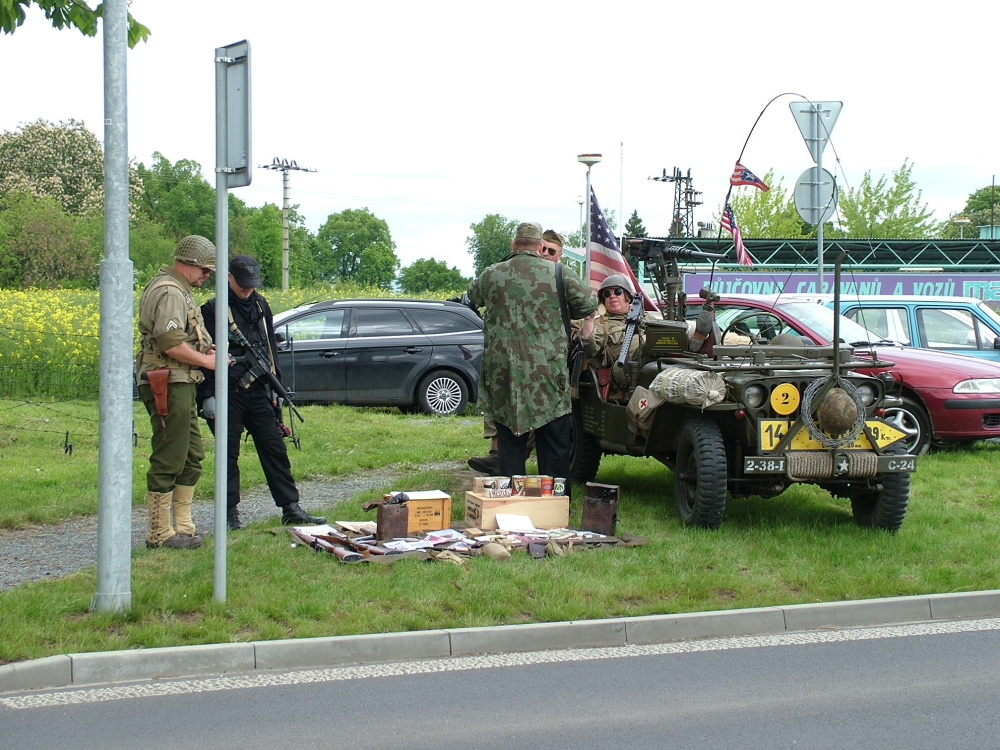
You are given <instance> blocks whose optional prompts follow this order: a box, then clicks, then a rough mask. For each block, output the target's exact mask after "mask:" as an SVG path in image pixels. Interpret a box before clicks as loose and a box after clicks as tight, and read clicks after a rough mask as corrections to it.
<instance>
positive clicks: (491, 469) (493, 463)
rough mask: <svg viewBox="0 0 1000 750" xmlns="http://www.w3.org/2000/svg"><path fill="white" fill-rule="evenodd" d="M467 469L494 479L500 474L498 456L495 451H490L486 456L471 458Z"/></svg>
mask: <svg viewBox="0 0 1000 750" xmlns="http://www.w3.org/2000/svg"><path fill="white" fill-rule="evenodd" d="M469 468H471V469H472V470H473V471H478V472H479V473H480V474H487V475H489V476H491V477H495V476H496V475H497V474H499V473H500V455H499V454H498V452H497V451H490V455H488V456H473V457H472V458H470V459H469Z"/></svg>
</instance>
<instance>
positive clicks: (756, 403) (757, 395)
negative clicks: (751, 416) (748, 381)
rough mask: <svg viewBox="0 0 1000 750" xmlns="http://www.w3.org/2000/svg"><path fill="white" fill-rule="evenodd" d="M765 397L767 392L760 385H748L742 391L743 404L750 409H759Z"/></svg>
mask: <svg viewBox="0 0 1000 750" xmlns="http://www.w3.org/2000/svg"><path fill="white" fill-rule="evenodd" d="M766 396H767V392H766V391H765V390H764V386H762V385H748V386H747V387H746V388H744V389H743V403H744V404H746V405H747V406H749V407H750V408H751V409H759V408H760V407H761V405H762V404H763V403H764V399H765V398H766Z"/></svg>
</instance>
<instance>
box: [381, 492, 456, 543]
mask: <svg viewBox="0 0 1000 750" xmlns="http://www.w3.org/2000/svg"><path fill="white" fill-rule="evenodd" d="M397 492H398V490H394V491H392V492H390V493H389V494H388V495H384V496H383V499H385V500H388V499H389V498H391V497H392V496H393V495H395V494H396V493H397ZM404 492H406V496H407V497H408V498H409V500H407V501H406V507H407V510H408V516H407V527H406V528H407V533H409V534H410V535H412V534H413V533H414V532H415V531H440V530H441V529H447V528H450V527H451V495H449V494H448V493H447V492H441V490H420V491H415V492H409V491H404Z"/></svg>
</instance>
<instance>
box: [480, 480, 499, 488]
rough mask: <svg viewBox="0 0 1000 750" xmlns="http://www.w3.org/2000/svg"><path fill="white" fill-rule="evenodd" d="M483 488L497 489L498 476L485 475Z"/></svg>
mask: <svg viewBox="0 0 1000 750" xmlns="http://www.w3.org/2000/svg"><path fill="white" fill-rule="evenodd" d="M483 489H484V490H495V489H498V486H497V478H496V477H483Z"/></svg>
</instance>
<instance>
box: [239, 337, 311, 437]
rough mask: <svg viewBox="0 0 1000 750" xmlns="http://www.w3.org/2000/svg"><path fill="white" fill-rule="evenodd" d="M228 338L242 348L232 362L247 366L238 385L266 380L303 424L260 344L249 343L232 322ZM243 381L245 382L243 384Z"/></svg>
mask: <svg viewBox="0 0 1000 750" xmlns="http://www.w3.org/2000/svg"><path fill="white" fill-rule="evenodd" d="M229 337H230V340H233V339H235V341H236V343H237V344H239V345H240V346H242V347H243V355H242V356H240V357H233V361H234V362H240V363H242V364H245V365H247V368H248V369H247V373H246V375H244V376H243V377H242V378H240V385H241V386H242V387H244V388H249V387H250V384H251V383H253V381H255V380H257V379H259V378H260V377H265V378H267V382H268V383H269V384H270V386H271V389H272V390H273V391H274V392H275V393H276V394H278V396H280V397H281V398H282V399H283V400H284V401H285V403H286V404H288V411H289V412H290V413H292V414H294V415H295V416H296V417H298V418H299V421H300V422H305V421H306V420H304V419H303V418H302V415H301V414H299V410H298V409H296V408H295V404H293V403H292V397H291V395H290V394H289V393H288V389H286V388H285V386H283V385H282V384H281V381H280V380H278V376H277V375H275V374H274V373H273V372H271V358H270V357H268V355H267V352H266V351H264V348H263V347H262V346H261V345H260V343H254V344H252V343H250V340H249V339H248V338H247V337H246V336H244V335H243V331H241V330H240V329H239V328H237V327H236V323H235V322H234V321H230V323H229ZM244 380H245V381H246V382H245V383H244ZM294 426H295V423H294V422H292V427H293V429H292V441H293V442H295V443H296V446H297V445H298V441H297V440H296V438H295V429H294Z"/></svg>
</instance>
